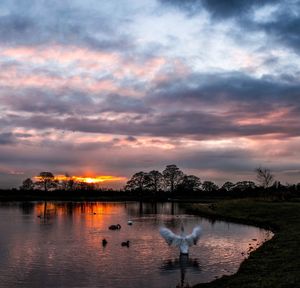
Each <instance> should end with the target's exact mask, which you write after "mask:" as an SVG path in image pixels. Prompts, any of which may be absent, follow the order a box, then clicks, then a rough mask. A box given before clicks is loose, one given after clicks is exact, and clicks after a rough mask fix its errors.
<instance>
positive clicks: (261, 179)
mask: <svg viewBox="0 0 300 288" xmlns="http://www.w3.org/2000/svg"><path fill="white" fill-rule="evenodd" d="M255 171H256V174H257V175H256V179H257V181H258V183H260V184H261V186H262V187H264V188H268V187H269V186H271V185H272V182H273V180H274V176H273V175H272V173H271V171H270V170H269V169H267V168H262V167H259V168H257V169H256V170H255Z"/></svg>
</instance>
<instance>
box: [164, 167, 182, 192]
mask: <svg viewBox="0 0 300 288" xmlns="http://www.w3.org/2000/svg"><path fill="white" fill-rule="evenodd" d="M163 176H164V181H165V184H166V187H167V189H169V190H170V191H171V192H174V190H175V189H176V188H177V185H178V184H179V183H180V182H181V181H182V179H183V176H184V174H183V172H182V171H181V170H180V169H179V168H178V167H177V166H176V165H167V167H166V169H165V170H164V171H163Z"/></svg>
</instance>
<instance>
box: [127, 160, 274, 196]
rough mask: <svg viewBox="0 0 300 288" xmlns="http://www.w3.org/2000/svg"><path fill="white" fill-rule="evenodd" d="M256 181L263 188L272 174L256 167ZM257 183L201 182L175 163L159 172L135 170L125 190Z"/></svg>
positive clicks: (235, 186)
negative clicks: (219, 183)
mask: <svg viewBox="0 0 300 288" xmlns="http://www.w3.org/2000/svg"><path fill="white" fill-rule="evenodd" d="M256 173H257V181H258V182H259V183H260V185H261V186H263V187H264V188H267V187H269V186H270V185H271V184H272V182H273V180H274V176H273V175H272V174H271V171H270V170H269V169H266V168H261V167H259V168H257V169H256ZM256 187H257V185H256V184H255V183H254V182H253V181H240V182H237V183H235V184H234V183H232V182H230V181H227V182H225V183H224V184H223V185H222V186H221V187H219V186H218V185H217V184H216V183H214V182H212V181H204V182H201V180H200V178H199V177H197V176H195V175H186V174H184V173H183V172H182V171H181V170H180V169H179V168H178V167H177V166H176V165H174V164H172V165H167V166H166V168H165V169H164V170H163V171H162V172H159V171H157V170H152V171H150V172H143V171H141V172H137V173H135V174H134V175H133V176H132V177H131V179H130V180H129V181H128V182H127V184H126V186H125V190H130V191H139V192H145V191H150V192H153V193H157V192H166V191H169V192H171V193H173V192H175V191H201V190H202V191H206V192H211V191H216V190H219V189H222V190H226V191H230V190H232V189H239V190H245V189H254V188H256Z"/></svg>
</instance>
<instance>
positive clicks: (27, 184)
mask: <svg viewBox="0 0 300 288" xmlns="http://www.w3.org/2000/svg"><path fill="white" fill-rule="evenodd" d="M33 187H34V184H33V181H32V180H31V179H30V178H27V179H25V180H24V181H23V183H22V186H21V187H20V188H21V189H22V190H33Z"/></svg>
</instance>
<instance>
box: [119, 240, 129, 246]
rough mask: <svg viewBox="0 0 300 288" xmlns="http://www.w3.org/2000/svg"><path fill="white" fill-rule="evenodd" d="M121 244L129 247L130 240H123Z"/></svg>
mask: <svg viewBox="0 0 300 288" xmlns="http://www.w3.org/2000/svg"><path fill="white" fill-rule="evenodd" d="M121 246H123V247H125V246H126V247H129V240H127V241H124V242H122V243H121Z"/></svg>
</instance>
